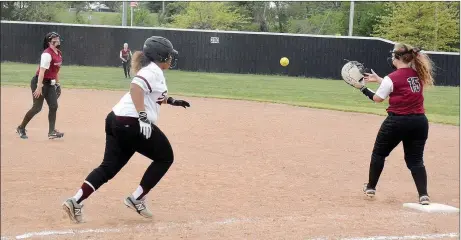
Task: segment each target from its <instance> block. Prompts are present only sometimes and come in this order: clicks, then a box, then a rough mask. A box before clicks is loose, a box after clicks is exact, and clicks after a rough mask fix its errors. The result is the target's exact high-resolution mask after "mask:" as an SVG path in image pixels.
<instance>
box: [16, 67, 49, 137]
mask: <svg viewBox="0 0 461 240" xmlns="http://www.w3.org/2000/svg"><path fill="white" fill-rule="evenodd" d="M37 83H38V76H37V75H36V76H34V77H33V78H32V80H31V81H30V89H31V90H32V93H33V92H35V90H36V89H37ZM32 99H33V105H32V108H31V109H30V110H29V111H28V112H27V113H26V115H25V116H24V119H23V121H22V123H21V127H23V128H25V127H26V126H27V124H28V123H29V122H30V120H32V118H33V117H34V116H35V115H36V114H37V113H39V112H40V111H41V110H42V106H43V100H46V103H47V104H48V108H49V112H48V123H49V133H51V132H52V131H53V130H54V129H55V125H56V112H57V111H58V96H57V94H56V87H55V85H51V79H43V88H42V95H40V97H39V98H35V97H34V96H33V95H32Z"/></svg>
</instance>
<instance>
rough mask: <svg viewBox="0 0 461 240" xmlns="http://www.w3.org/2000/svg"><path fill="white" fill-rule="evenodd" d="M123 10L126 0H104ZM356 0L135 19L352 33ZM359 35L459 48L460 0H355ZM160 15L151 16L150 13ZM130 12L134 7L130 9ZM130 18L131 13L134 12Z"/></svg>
mask: <svg viewBox="0 0 461 240" xmlns="http://www.w3.org/2000/svg"><path fill="white" fill-rule="evenodd" d="M88 3H90V2H78V1H76V2H2V3H1V4H2V9H1V17H2V20H15V21H42V22H59V19H57V17H56V16H57V14H58V13H59V12H62V11H67V9H69V8H73V9H74V11H73V12H72V14H73V15H74V19H75V20H74V22H75V23H85V19H83V18H82V13H84V12H85V11H87V10H86V8H85V6H87V4H88ZM100 3H104V4H106V5H107V6H108V7H109V8H110V9H112V10H113V11H114V12H115V13H117V14H118V18H116V19H114V20H111V22H109V23H107V24H110V25H120V24H121V9H122V2H110V1H102V2H100ZM350 4H351V3H350V2H282V1H274V2H253V1H248V2H245V1H240V2H168V1H166V2H138V7H136V8H135V14H134V16H133V17H134V25H136V26H152V27H158V26H160V27H174V28H194V29H208V30H234V31H256V32H280V33H302V34H318V35H342V36H346V35H348V30H349V9H350ZM354 10H355V11H354V25H353V35H354V36H369V37H381V38H385V39H389V40H392V41H397V42H398V41H403V42H407V43H409V44H412V45H415V46H419V47H421V48H423V49H425V50H431V51H456V52H458V51H459V44H460V43H459V34H460V32H459V19H460V16H459V10H460V3H459V2H355V5H354ZM152 13H154V14H156V16H157V21H156V22H155V23H154V22H153V21H150V20H149V19H148V18H149V14H152ZM128 14H130V11H128ZM128 19H130V18H129V17H128Z"/></svg>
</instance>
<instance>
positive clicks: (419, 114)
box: [387, 112, 424, 116]
mask: <svg viewBox="0 0 461 240" xmlns="http://www.w3.org/2000/svg"><path fill="white" fill-rule="evenodd" d="M387 115H388V116H423V115H424V113H410V114H397V113H393V112H387Z"/></svg>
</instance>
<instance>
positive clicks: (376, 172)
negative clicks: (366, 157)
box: [367, 160, 384, 189]
mask: <svg viewBox="0 0 461 240" xmlns="http://www.w3.org/2000/svg"><path fill="white" fill-rule="evenodd" d="M383 169H384V160H383V161H374V160H371V163H370V170H369V173H368V185H367V188H372V189H376V185H377V184H378V180H379V177H380V176H381V173H382V172H383Z"/></svg>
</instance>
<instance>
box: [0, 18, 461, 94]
mask: <svg viewBox="0 0 461 240" xmlns="http://www.w3.org/2000/svg"><path fill="white" fill-rule="evenodd" d="M50 31H56V32H58V33H59V34H60V35H61V36H62V38H63V40H64V41H63V42H62V51H63V58H64V65H86V66H120V65H121V61H120V59H119V52H120V50H121V49H122V46H123V43H125V42H126V43H128V44H129V47H130V49H132V51H133V52H134V51H135V50H140V49H141V48H142V44H143V42H144V40H145V39H146V38H148V37H150V36H153V35H160V36H164V37H166V38H168V39H170V40H171V41H172V43H173V45H174V46H175V48H176V49H177V50H178V51H179V61H178V64H177V66H176V69H180V70H185V71H203V72H221V73H242V74H247V73H250V74H280V75H289V76H305V77H314V78H328V79H341V75H340V71H341V67H342V66H343V64H344V63H345V61H344V59H349V60H357V61H360V62H363V63H364V64H365V65H366V66H367V67H368V68H373V69H374V70H375V72H377V73H378V74H380V75H385V74H387V73H389V72H390V71H391V68H390V67H389V66H388V65H387V62H386V58H387V57H388V56H389V51H390V50H391V49H392V47H393V44H394V43H393V42H391V41H388V40H384V39H379V38H366V37H342V36H338V37H335V36H319V35H303V34H277V33H270V34H269V33H257V32H225V31H202V30H187V29H164V28H142V27H121V26H98V25H83V24H61V23H35V22H11V21H1V44H2V49H1V61H2V62H3V61H14V62H24V63H37V64H38V62H39V59H40V54H41V52H42V49H41V47H42V41H43V37H44V35H45V34H46V33H47V32H50ZM427 53H428V54H429V55H430V57H431V58H432V60H433V61H434V63H435V66H436V69H435V70H436V84H437V85H439V86H459V83H460V71H459V69H460V54H459V53H447V52H427ZM282 57H287V58H289V60H290V64H289V65H288V66H287V67H282V66H280V63H279V60H280V58H282Z"/></svg>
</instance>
